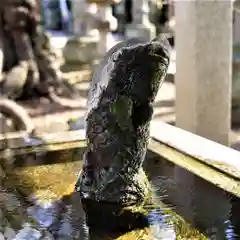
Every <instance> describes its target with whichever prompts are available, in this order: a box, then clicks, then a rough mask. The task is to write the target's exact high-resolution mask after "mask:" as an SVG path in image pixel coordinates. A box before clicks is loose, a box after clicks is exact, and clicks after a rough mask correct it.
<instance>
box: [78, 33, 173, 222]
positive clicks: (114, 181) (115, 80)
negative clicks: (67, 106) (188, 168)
mask: <svg viewBox="0 0 240 240" xmlns="http://www.w3.org/2000/svg"><path fill="white" fill-rule="evenodd" d="M129 42H130V44H129ZM129 42H128V41H127V42H125V43H122V44H120V45H119V46H120V47H119V49H118V47H115V48H114V51H113V50H110V52H111V54H109V53H108V54H107V59H106V58H105V59H103V62H102V63H100V65H99V68H98V69H96V74H94V79H93V83H92V86H91V89H90V93H89V99H88V112H87V118H86V123H87V124H86V135H87V141H88V145H87V150H86V152H85V157H84V160H85V161H84V165H83V170H82V171H81V173H80V176H79V180H78V182H77V184H76V190H77V191H79V193H80V195H81V199H82V201H83V203H84V206H85V210H86V212H87V213H89V214H90V215H91V214H96V213H97V212H98V213H99V215H101V213H100V212H101V211H104V212H105V213H106V212H108V209H107V207H104V206H107V205H108V206H109V204H110V205H111V207H110V209H109V210H110V211H109V212H110V214H113V215H119V216H120V215H121V211H122V209H123V208H125V207H128V208H129V207H130V206H134V207H136V206H138V205H142V204H143V203H144V202H145V201H146V199H148V197H149V192H150V185H149V182H148V179H147V177H146V175H145V173H144V171H143V168H142V164H143V161H144V158H145V154H146V150H147V145H148V139H149V124H150V120H151V118H152V113H153V107H152V103H153V101H154V99H155V96H156V94H157V92H158V89H159V87H160V86H161V84H162V82H163V80H164V77H165V75H166V72H167V68H168V65H169V54H170V45H169V43H168V41H167V39H166V38H163V39H161V40H158V39H156V40H153V41H151V42H143V41H137V40H136V39H135V40H129ZM122 46H123V47H122ZM118 222H121V221H118Z"/></svg>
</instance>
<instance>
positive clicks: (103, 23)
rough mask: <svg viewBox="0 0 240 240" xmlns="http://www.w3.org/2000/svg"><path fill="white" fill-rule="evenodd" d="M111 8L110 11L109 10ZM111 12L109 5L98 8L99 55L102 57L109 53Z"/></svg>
mask: <svg viewBox="0 0 240 240" xmlns="http://www.w3.org/2000/svg"><path fill="white" fill-rule="evenodd" d="M109 8H110V9H109ZM109 10H111V7H110V6H109V5H107V4H101V5H99V6H98V17H99V24H98V29H99V43H98V53H99V55H100V56H103V55H104V54H105V53H106V52H107V50H108V49H107V37H108V32H109V30H110V23H109V21H108V20H109V19H108V16H109V14H108V13H109Z"/></svg>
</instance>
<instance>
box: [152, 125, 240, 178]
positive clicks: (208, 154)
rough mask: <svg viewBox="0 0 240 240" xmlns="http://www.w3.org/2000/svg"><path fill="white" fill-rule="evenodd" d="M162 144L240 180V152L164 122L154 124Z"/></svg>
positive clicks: (154, 131)
mask: <svg viewBox="0 0 240 240" xmlns="http://www.w3.org/2000/svg"><path fill="white" fill-rule="evenodd" d="M151 137H152V138H153V139H155V140H157V141H159V142H160V143H163V144H165V145H167V146H168V147H171V148H173V149H175V150H177V151H178V152H181V153H184V154H185V155H188V156H190V157H192V158H194V159H197V160H198V161H200V162H202V163H204V164H206V165H209V166H211V167H214V168H216V169H218V170H219V171H222V172H224V173H226V174H229V175H231V176H232V177H235V178H237V179H238V180H240V152H239V151H236V150H233V149H231V148H228V147H226V146H223V145H221V144H219V143H216V142H213V141H210V140H208V139H206V138H203V137H200V136H197V135H195V134H192V133H190V132H187V131H184V130H182V129H180V128H177V127H174V126H171V125H169V124H166V123H163V122H152V124H151Z"/></svg>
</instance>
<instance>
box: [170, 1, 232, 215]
mask: <svg viewBox="0 0 240 240" xmlns="http://www.w3.org/2000/svg"><path fill="white" fill-rule="evenodd" d="M175 18H176V27H175V46H176V76H175V84H176V125H177V126H178V127H180V128H183V129H185V130H187V131H189V132H192V133H195V134H197V135H200V136H203V137H205V138H208V139H211V140H213V141H216V142H219V143H221V144H224V145H229V131H230V113H231V111H230V110H231V85H232V70H231V67H232V20H233V5H232V0H225V1H213V0H210V1H198V0H191V1H176V2H175ZM174 180H175V181H176V182H178V183H179V184H180V185H181V186H187V187H186V188H178V189H179V191H178V190H177V191H176V196H178V203H179V205H180V206H183V207H184V211H185V212H189V211H192V206H195V208H199V207H200V205H199V204H200V203H196V199H197V198H198V197H199V196H198V194H197V191H194V190H195V189H197V182H196V179H195V177H194V175H193V174H191V173H189V172H188V171H185V170H183V169H182V168H181V167H178V166H175V169H174ZM189 194H191V195H190V197H188V200H187V202H186V196H189ZM186 203H187V204H186ZM226 211H227V210H226Z"/></svg>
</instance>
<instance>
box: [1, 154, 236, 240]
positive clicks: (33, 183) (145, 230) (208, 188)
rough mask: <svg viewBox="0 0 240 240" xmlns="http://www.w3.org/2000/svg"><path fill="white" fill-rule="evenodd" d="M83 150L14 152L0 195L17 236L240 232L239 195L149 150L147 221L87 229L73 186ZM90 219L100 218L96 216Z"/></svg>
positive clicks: (224, 235) (126, 238)
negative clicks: (150, 199) (124, 229)
mask: <svg viewBox="0 0 240 240" xmlns="http://www.w3.org/2000/svg"><path fill="white" fill-rule="evenodd" d="M82 153H83V150H73V151H70V150H68V151H59V152H51V153H49V152H45V153H43V154H25V155H21V156H18V157H16V160H15V162H14V165H13V167H12V168H10V169H8V170H5V172H6V175H7V177H6V181H3V189H2V196H5V197H4V198H2V199H3V200H1V198H0V201H1V202H2V205H0V208H3V209H4V211H3V212H4V213H5V215H6V218H7V220H8V222H9V223H10V225H11V229H12V230H13V231H14V232H15V234H17V236H18V238H16V239H52V240H53V239H62V240H63V239H66V240H67V239H81V240H82V239H93V240H94V239H96V240H98V239H99V240H100V239H101V240H105V239H106V240H108V239H109V240H112V239H118V240H131V239H141V240H144V239H154V240H155V239H165V240H168V239H169V240H173V239H193V240H194V239H203V240H204V239H217V240H221V239H223V240H224V239H239V238H240V218H239V217H238V216H239V212H240V211H239V210H240V199H239V198H237V197H236V196H234V195H232V194H230V193H227V192H225V191H224V190H222V189H220V188H218V187H216V186H214V185H213V184H211V183H209V182H207V181H205V180H203V179H201V178H200V177H197V176H195V175H194V174H192V173H190V172H188V171H186V170H184V169H182V168H180V167H177V166H175V165H174V164H173V163H171V162H169V161H167V160H165V159H163V158H161V157H159V156H158V155H156V154H154V153H152V152H149V153H148V155H147V158H146V161H145V166H144V167H145V170H146V172H147V175H148V177H149V180H150V181H151V183H152V188H153V195H154V203H155V204H154V205H150V206H149V205H148V206H145V209H144V212H146V214H145V221H144V220H141V221H139V223H138V224H134V226H133V229H131V230H129V231H128V232H121V231H115V232H108V231H106V230H104V231H101V230H99V229H97V230H96V229H89V228H88V226H87V224H86V219H85V215H84V211H83V209H82V206H81V202H80V198H79V195H78V193H76V192H74V185H75V182H76V179H77V176H78V173H79V170H80V169H81V165H82V160H81V159H82ZM179 176H180V177H179ZM4 199H5V202H4ZM1 202H0V204H1ZM6 205H7V206H6ZM94 221H95V222H96V223H98V216H95V219H94ZM125 221H130V219H127V218H126V219H125ZM109 224H110V223H109ZM129 224H131V222H129ZM3 225H4V224H3ZM3 228H4V226H1V228H0V231H1V229H3ZM36 229H37V230H36ZM20 230H21V231H20ZM2 231H3V230H2ZM34 231H35V232H34ZM24 234H25V235H24ZM19 237H20V238H19ZM12 239H14V238H12Z"/></svg>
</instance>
